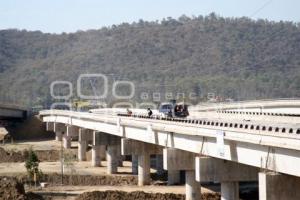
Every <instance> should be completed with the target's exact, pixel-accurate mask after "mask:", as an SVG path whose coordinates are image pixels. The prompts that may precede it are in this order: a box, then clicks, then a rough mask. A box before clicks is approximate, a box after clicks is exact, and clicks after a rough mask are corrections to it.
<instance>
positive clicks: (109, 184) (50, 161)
mask: <svg viewBox="0 0 300 200" xmlns="http://www.w3.org/2000/svg"><path fill="white" fill-rule="evenodd" d="M76 146H77V143H76V142H73V143H72V150H71V153H73V154H74V155H75V154H76V153H77V147H76ZM30 147H32V148H33V149H34V150H35V151H36V152H37V154H38V157H39V159H40V160H41V162H40V164H39V166H40V169H41V170H42V172H43V173H44V177H43V180H42V181H44V182H47V183H49V186H48V187H46V188H43V189H41V187H37V188H35V187H32V186H30V187H29V186H28V180H27V177H26V169H25V166H24V158H25V157H26V153H24V152H26V150H27V149H29V148H30ZM60 148H61V142H57V141H54V140H48V141H47V140H40V141H18V142H16V143H13V144H5V145H1V146H0V178H2V179H3V177H7V178H8V179H10V178H18V179H19V180H20V181H21V182H22V183H26V186H25V191H26V192H33V193H26V195H27V196H28V195H31V197H32V199H35V198H37V197H40V196H38V195H42V196H43V198H44V199H47V200H48V199H52V200H60V199H69V200H75V199H76V198H77V200H86V199H92V200H93V199H120V200H122V199H128V200H131V199H149V200H150V199H151V200H152V199H161V200H164V199H165V200H168V199H184V193H185V186H184V185H179V186H166V185H165V183H164V184H161V183H159V184H157V182H156V181H152V185H149V186H143V187H138V186H137V176H135V175H131V162H128V161H124V162H123V166H122V167H118V174H116V175H108V174H107V173H106V162H105V161H104V162H102V163H101V164H102V166H101V167H92V166H91V161H84V162H77V161H76V159H75V160H73V161H70V162H69V163H68V165H67V166H65V167H64V185H60V184H61V175H60V173H61V163H60V162H59V153H60V151H59V150H60ZM151 173H153V174H154V173H155V170H154V169H151ZM201 190H202V193H204V195H208V196H203V199H205V200H206V199H210V200H215V199H219V196H218V194H217V193H215V192H214V191H212V190H210V189H208V188H205V187H202V188H201ZM26 195H25V196H26ZM36 195H37V196H36ZM23 196H24V194H23ZM27 196H26V198H27ZM0 199H1V198H0ZM12 199H13V198H12ZM20 200H21V199H20ZM22 200H23V199H22Z"/></svg>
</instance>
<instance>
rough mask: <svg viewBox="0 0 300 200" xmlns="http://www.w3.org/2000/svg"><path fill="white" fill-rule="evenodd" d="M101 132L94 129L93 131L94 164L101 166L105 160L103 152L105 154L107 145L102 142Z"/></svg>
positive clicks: (94, 165)
mask: <svg viewBox="0 0 300 200" xmlns="http://www.w3.org/2000/svg"><path fill="white" fill-rule="evenodd" d="M101 134H103V133H100V132H97V131H93V133H92V166H93V167H100V166H101V161H102V160H103V154H105V151H106V150H105V149H106V146H105V145H104V144H102V143H101Z"/></svg>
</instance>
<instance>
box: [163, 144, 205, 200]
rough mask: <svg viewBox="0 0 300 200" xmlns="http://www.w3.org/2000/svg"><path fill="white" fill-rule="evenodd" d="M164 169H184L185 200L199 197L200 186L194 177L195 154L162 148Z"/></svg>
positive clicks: (193, 199)
mask: <svg viewBox="0 0 300 200" xmlns="http://www.w3.org/2000/svg"><path fill="white" fill-rule="evenodd" d="M163 156H164V157H163V160H164V169H165V170H168V171H169V170H171V171H172V170H173V171H174V170H176V171H179V170H185V181H186V182H185V195H186V200H196V199H197V200H198V199H201V191H200V190H201V186H200V183H198V182H197V181H196V179H195V154H194V153H190V152H187V151H182V150H178V149H173V148H166V149H164V150H163Z"/></svg>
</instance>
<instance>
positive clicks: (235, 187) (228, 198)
mask: <svg viewBox="0 0 300 200" xmlns="http://www.w3.org/2000/svg"><path fill="white" fill-rule="evenodd" d="M239 199H240V197H239V182H237V181H230V182H229V181H226V182H221V200H239Z"/></svg>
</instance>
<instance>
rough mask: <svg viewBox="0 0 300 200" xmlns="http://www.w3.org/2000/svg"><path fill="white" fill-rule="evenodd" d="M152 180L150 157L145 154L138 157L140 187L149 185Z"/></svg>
mask: <svg viewBox="0 0 300 200" xmlns="http://www.w3.org/2000/svg"><path fill="white" fill-rule="evenodd" d="M150 180H151V179H150V155H149V154H148V153H143V154H140V155H138V185H139V186H143V185H149V184H150Z"/></svg>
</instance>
